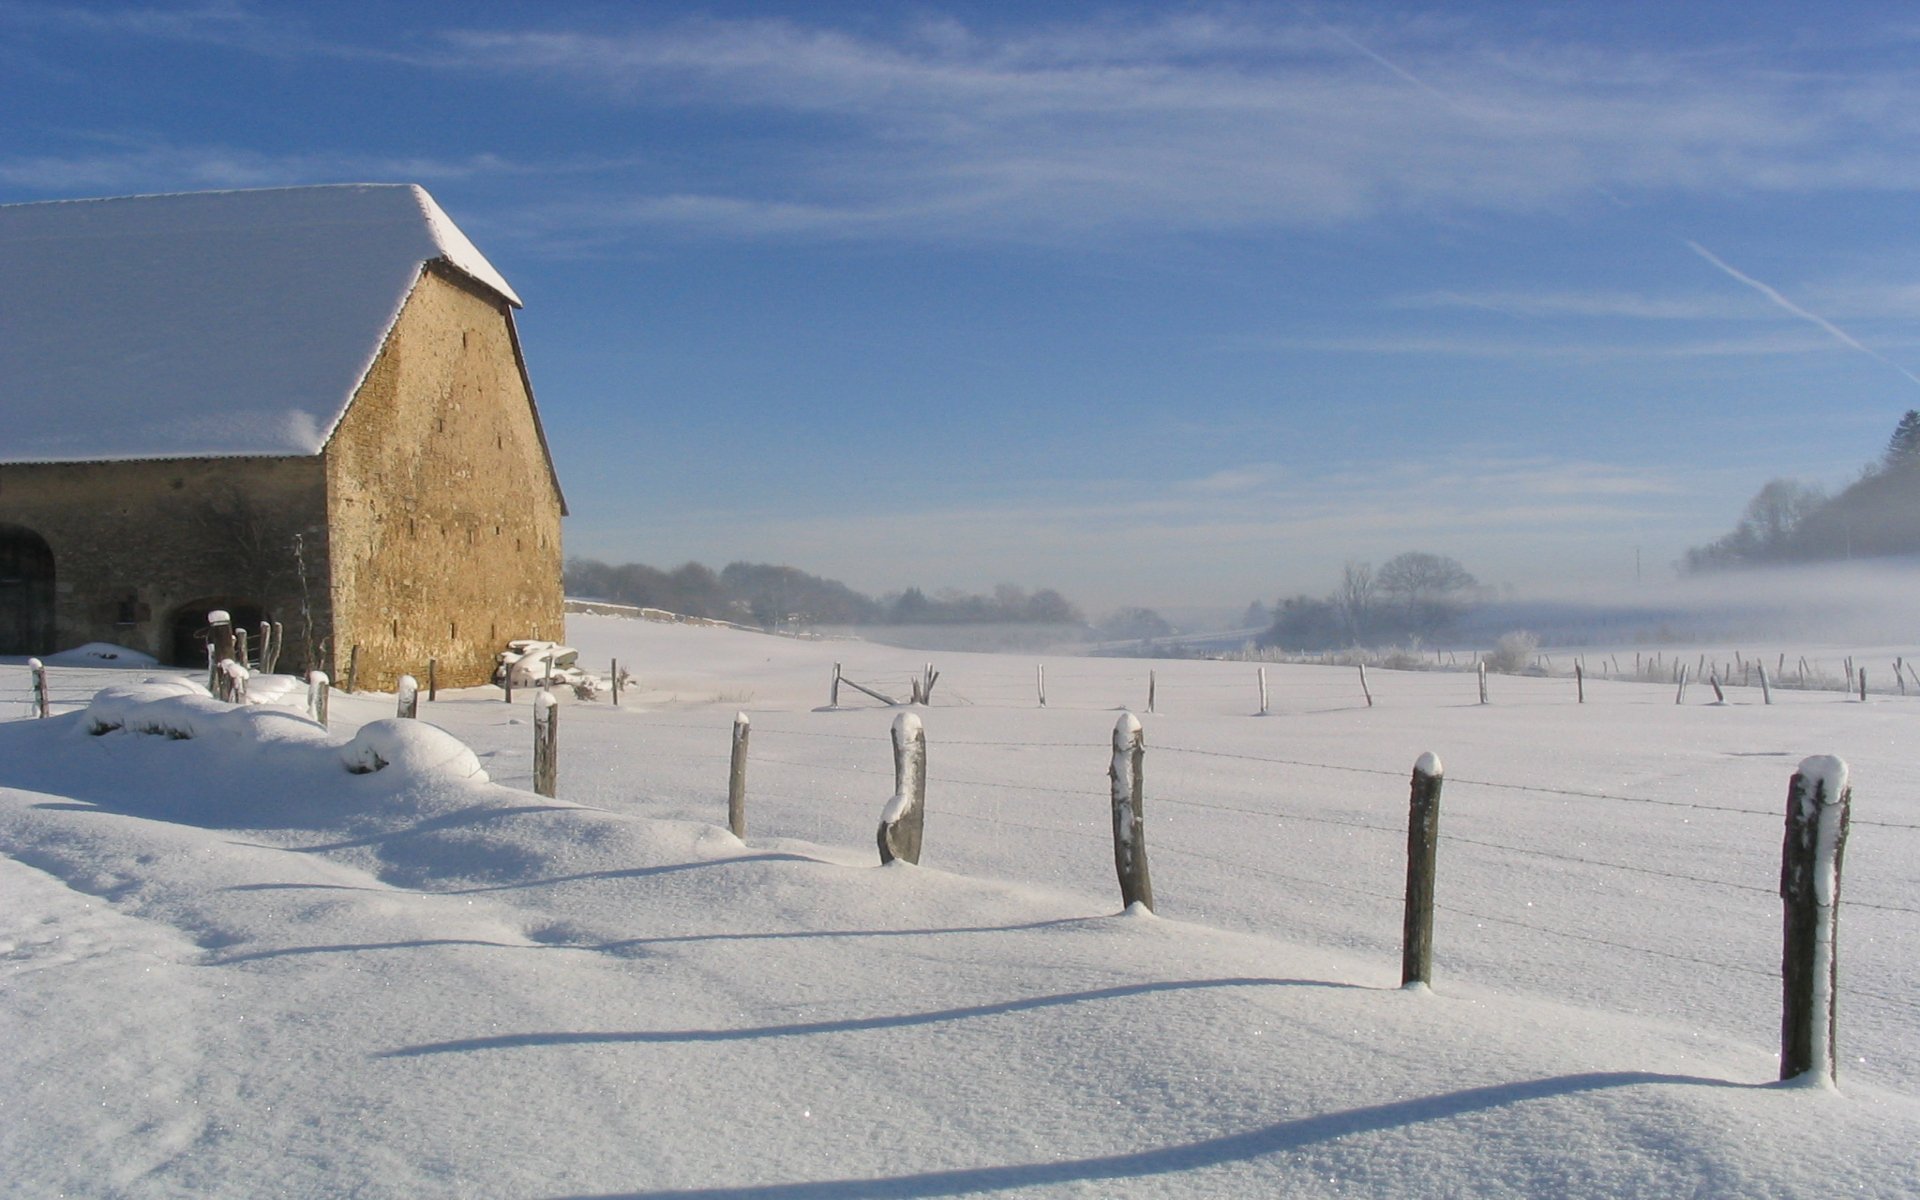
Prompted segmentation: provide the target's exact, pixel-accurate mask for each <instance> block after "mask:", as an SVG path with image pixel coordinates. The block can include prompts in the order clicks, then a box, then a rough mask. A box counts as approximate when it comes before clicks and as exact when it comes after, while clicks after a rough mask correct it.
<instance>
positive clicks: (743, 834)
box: [727, 713, 747, 842]
mask: <svg viewBox="0 0 1920 1200" xmlns="http://www.w3.org/2000/svg"><path fill="white" fill-rule="evenodd" d="M727 828H728V829H731V830H733V836H735V837H737V838H739V839H740V840H741V841H743V842H744V841H746V840H747V714H745V713H735V714H733V763H732V765H731V766H730V767H729V768H728V770H727Z"/></svg>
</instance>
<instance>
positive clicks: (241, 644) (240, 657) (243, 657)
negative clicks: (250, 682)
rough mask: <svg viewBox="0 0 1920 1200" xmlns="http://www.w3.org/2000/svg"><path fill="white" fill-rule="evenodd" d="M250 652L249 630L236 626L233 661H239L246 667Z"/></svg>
mask: <svg viewBox="0 0 1920 1200" xmlns="http://www.w3.org/2000/svg"><path fill="white" fill-rule="evenodd" d="M249 653H250V652H249V648H248V646H247V631H246V630H244V629H239V628H236V629H235V630H234V631H233V661H235V662H237V663H239V664H240V665H241V666H243V667H244V666H246V665H247V659H248V657H249Z"/></svg>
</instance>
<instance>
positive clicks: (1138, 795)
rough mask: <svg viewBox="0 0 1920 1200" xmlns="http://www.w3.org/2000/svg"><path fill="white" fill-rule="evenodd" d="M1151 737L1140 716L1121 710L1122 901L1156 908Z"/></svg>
mask: <svg viewBox="0 0 1920 1200" xmlns="http://www.w3.org/2000/svg"><path fill="white" fill-rule="evenodd" d="M1146 758H1147V739H1146V734H1145V733H1144V732H1143V731H1142V730H1141V728H1140V719H1139V718H1138V717H1136V716H1134V715H1133V714H1132V713H1121V714H1120V719H1119V720H1118V721H1117V722H1115V723H1114V726H1113V761H1112V763H1111V764H1110V765H1109V766H1108V767H1107V778H1108V779H1109V780H1111V781H1112V783H1113V868H1114V871H1115V873H1116V874H1118V875H1119V876H1120V904H1121V906H1122V907H1124V908H1131V907H1133V906H1134V905H1136V904H1138V905H1140V906H1141V907H1142V908H1145V909H1146V910H1147V911H1148V912H1152V911H1153V879H1152V876H1151V874H1150V873H1149V872H1148V870H1147V828H1146V814H1145V812H1144V810H1143V804H1144V801H1145V795H1146V791H1145V787H1144V785H1143V781H1142V778H1141V776H1142V774H1143V772H1144V769H1145V767H1146Z"/></svg>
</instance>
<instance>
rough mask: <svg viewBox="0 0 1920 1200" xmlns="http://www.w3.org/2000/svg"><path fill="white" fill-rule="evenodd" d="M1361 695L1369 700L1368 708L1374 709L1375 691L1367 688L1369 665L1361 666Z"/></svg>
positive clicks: (1363, 664)
mask: <svg viewBox="0 0 1920 1200" xmlns="http://www.w3.org/2000/svg"><path fill="white" fill-rule="evenodd" d="M1360 694H1361V695H1363V696H1365V697H1366V698H1367V707H1368V708H1372V707H1373V689H1372V688H1370V687H1368V686H1367V664H1365V663H1361V664H1360Z"/></svg>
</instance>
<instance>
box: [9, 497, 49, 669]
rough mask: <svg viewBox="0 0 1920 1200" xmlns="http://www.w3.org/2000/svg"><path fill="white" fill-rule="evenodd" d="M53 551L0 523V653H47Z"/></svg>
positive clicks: (41, 540) (23, 531) (29, 535)
mask: <svg viewBox="0 0 1920 1200" xmlns="http://www.w3.org/2000/svg"><path fill="white" fill-rule="evenodd" d="M53 633H54V630H53V551H52V550H51V549H49V548H48V546H47V543H46V539H44V538H42V537H41V536H40V535H39V534H37V533H35V532H34V531H33V530H31V529H24V528H22V527H20V526H18V525H0V654H50V653H52V652H53V651H54V650H57V649H58V648H59V647H57V646H55V645H54V644H53Z"/></svg>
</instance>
